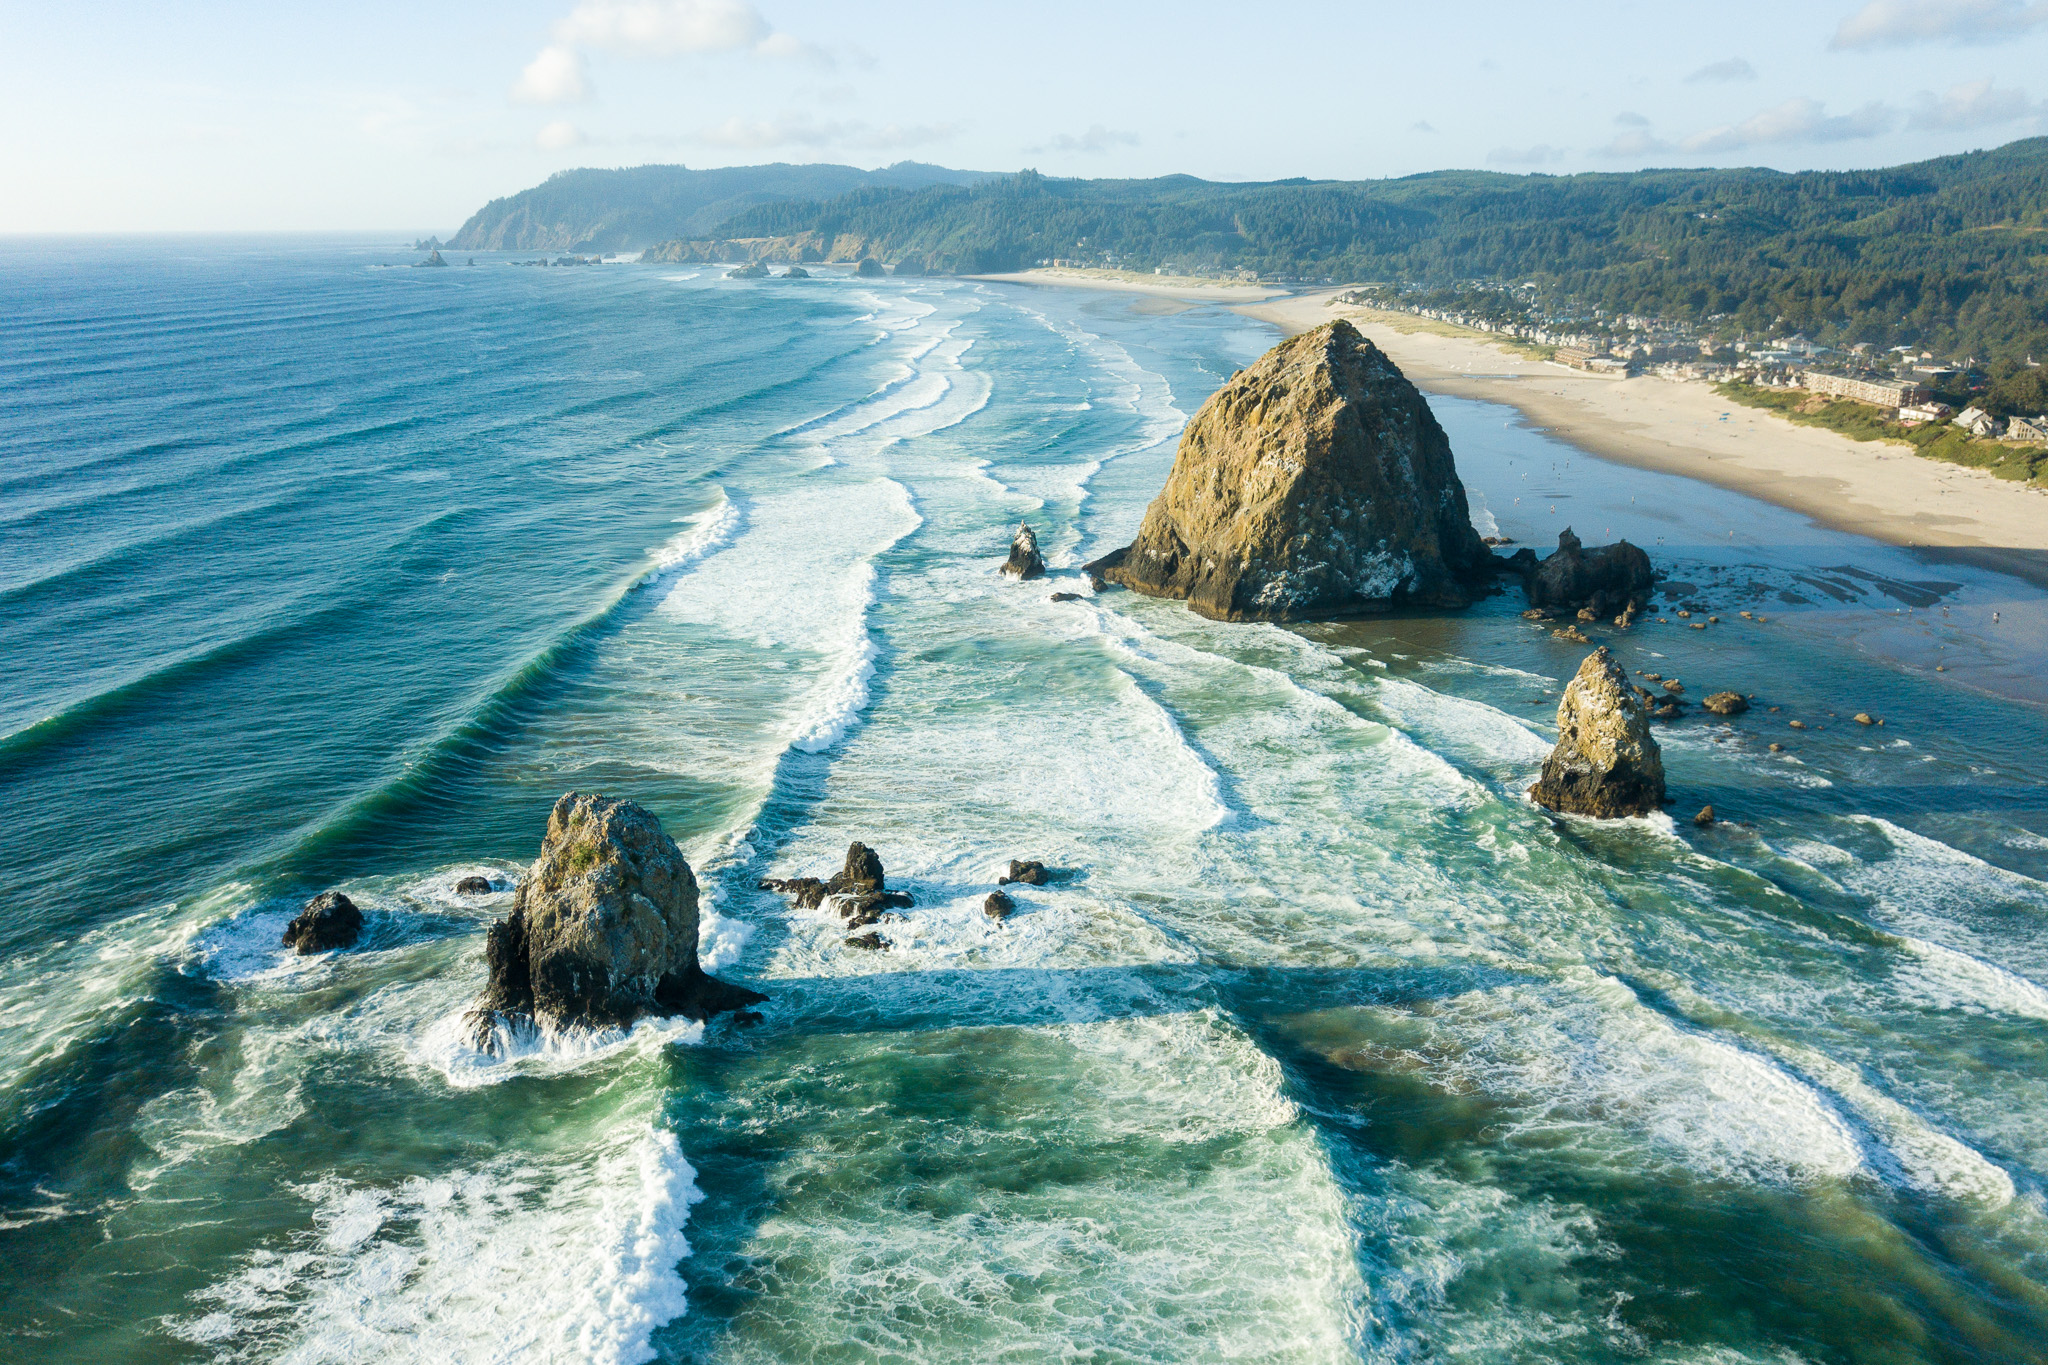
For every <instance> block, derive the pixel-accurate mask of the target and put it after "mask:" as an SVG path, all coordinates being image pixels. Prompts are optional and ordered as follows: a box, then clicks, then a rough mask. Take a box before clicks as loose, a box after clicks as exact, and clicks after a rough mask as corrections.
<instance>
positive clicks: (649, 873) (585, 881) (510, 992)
mask: <svg viewBox="0 0 2048 1365" xmlns="http://www.w3.org/2000/svg"><path fill="white" fill-rule="evenodd" d="M484 961H485V963H486V964H487V966H488V967H489V970H490V981H489V984H488V985H486V986H485V988H484V993H483V995H482V996H480V997H479V998H478V1000H477V1002H476V1005H475V1006H474V1007H473V1008H472V1009H471V1010H470V1013H469V1027H470V1034H471V1037H472V1038H473V1039H474V1040H475V1042H476V1045H477V1046H478V1047H480V1048H490V1047H491V1046H493V1044H494V1042H495V1041H496V1036H497V1030H498V1028H499V1026H500V1025H501V1024H505V1025H518V1024H521V1023H528V1024H539V1025H540V1026H542V1027H544V1028H549V1029H559V1028H563V1027H566V1026H568V1025H571V1024H583V1025H593V1026H598V1027H624V1026H626V1025H629V1024H631V1023H632V1022H633V1021H634V1020H635V1019H637V1018H639V1017H640V1016H642V1015H646V1014H683V1015H688V1016H689V1017H690V1018H693V1019H703V1018H707V1017H708V1016H710V1015H712V1014H715V1013H717V1012H719V1011H720V1010H729V1009H738V1008H740V1007H741V1006H743V1005H750V1004H753V1003H754V1002H756V1001H759V1000H763V999H765V998H766V997H765V996H761V995H758V994H756V993H755V992H753V991H750V990H747V989H745V988H744V987H741V986H733V985H729V984H727V983H726V982H723V981H718V980H715V979H714V978H712V977H708V976H706V975H705V974H704V972H703V970H702V969H701V968H700V967H698V965H697V878H696V876H695V875H694V874H692V873H691V871H690V865H689V863H688V862H686V861H685V860H684V858H683V853H682V850H681V849H679V848H677V847H676V842H675V840H673V839H671V838H669V837H668V835H666V834H664V833H662V829H661V821H659V820H657V819H656V818H655V817H654V814H653V813H652V812H651V811H649V810H647V809H646V808H645V807H642V806H638V805H635V804H634V803H633V802H631V801H619V800H615V799H613V798H611V797H608V796H592V795H588V794H586V793H582V792H569V793H568V794H566V795H565V796H563V797H562V799H561V800H559V801H557V802H555V808H554V811H553V812H552V813H551V814H550V815H549V816H548V830H547V835H546V837H545V838H544V839H542V841H541V847H540V857H539V858H538V859H537V860H535V862H534V864H533V869H532V871H530V872H528V873H527V874H526V876H525V877H524V878H522V879H521V880H520V883H519V890H518V893H517V895H516V896H515V897H514V899H513V902H512V914H511V916H510V917H509V918H507V919H502V920H499V921H498V922H497V923H496V924H494V925H492V926H491V929H490V933H489V934H488V935H487V936H486V937H485V940H484Z"/></svg>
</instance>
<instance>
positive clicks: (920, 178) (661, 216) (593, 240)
mask: <svg viewBox="0 0 2048 1365" xmlns="http://www.w3.org/2000/svg"><path fill="white" fill-rule="evenodd" d="M989 178H990V177H989V176H988V175H987V173H985V172H981V171H953V170H948V169H946V168H945V167H943V166H927V165H923V164H921V163H919V162H915V161H903V162H898V163H897V164H896V165H894V166H889V167H885V168H884V169H882V170H879V171H863V170H859V169H857V168H855V167H852V166H790V165H784V164H779V163H778V164H776V165H772V166H725V167H719V168H716V169H713V170H702V171H693V170H691V169H690V168H689V167H687V166H634V167H631V168H629V169H626V170H577V171H561V172H558V173H557V174H555V175H552V176H550V177H548V179H547V180H545V181H543V182H542V183H541V184H539V185H536V186H534V187H533V188H532V189H530V190H522V191H520V192H519V193H518V194H514V195H508V196H506V197H505V198H503V199H493V200H492V201H491V202H490V203H488V204H486V205H484V206H483V207H482V208H481V209H479V210H477V211H476V212H475V213H473V214H471V215H470V218H469V221H468V222H466V223H464V224H463V225H462V228H461V230H460V231H458V232H457V233H456V234H455V236H454V238H453V239H452V240H451V241H450V242H449V243H448V245H449V246H451V247H454V248H455V249H457V250H459V251H637V250H639V249H640V248H642V247H645V246H649V245H651V244H653V243H655V242H658V241H661V240H663V239H664V238H669V237H677V236H687V235H691V234H694V233H700V232H705V231H708V230H710V229H711V228H713V227H715V226H717V225H718V224H719V223H721V222H723V221H724V220H726V219H727V218H730V217H731V216H732V215H733V214H735V213H738V212H740V211H741V210H743V209H746V208H747V207H749V206H751V205H754V204H758V203H762V202H764V201H768V200H787V199H807V200H816V199H820V198H828V197H831V196H833V195H840V194H844V193H846V192H847V191H848V190H852V189H856V188H858V187H861V186H869V185H875V186H890V187H894V188H897V189H916V188H919V187H922V186H926V185H933V184H953V185H967V184H973V183H975V182H977V181H981V180H986V179H989Z"/></svg>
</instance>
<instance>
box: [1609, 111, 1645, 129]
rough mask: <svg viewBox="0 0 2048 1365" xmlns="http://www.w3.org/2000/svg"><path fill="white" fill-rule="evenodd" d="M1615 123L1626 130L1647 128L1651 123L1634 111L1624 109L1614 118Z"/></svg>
mask: <svg viewBox="0 0 2048 1365" xmlns="http://www.w3.org/2000/svg"><path fill="white" fill-rule="evenodd" d="M1614 121H1615V122H1616V123H1618V124H1620V125H1621V126H1622V127H1624V128H1647V127H1649V126H1650V121H1649V120H1648V119H1646V118H1644V117H1643V116H1642V115H1641V114H1638V113H1637V112H1635V111H1634V110H1633V109H1624V110H1622V111H1621V112H1620V113H1618V114H1616V115H1615V116H1614Z"/></svg>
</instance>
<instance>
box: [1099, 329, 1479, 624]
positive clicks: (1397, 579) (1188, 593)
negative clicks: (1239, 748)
mask: <svg viewBox="0 0 2048 1365" xmlns="http://www.w3.org/2000/svg"><path fill="white" fill-rule="evenodd" d="M1493 563H1494V561H1493V555H1492V552H1490V551H1489V550H1488V549H1487V548H1486V546H1485V545H1484V544H1482V543H1481V541H1480V539H1479V533H1478V532H1477V531H1475V530H1473V529H1472V518H1471V515H1470V512H1469V511H1468V509H1467V507H1466V503H1465V486H1464V485H1463V484H1461V483H1460V482H1459V481H1458V472H1457V470H1456V469H1455V468H1454V467H1453V465H1452V463H1451V445H1450V442H1449V441H1448V440H1447V439H1446V438H1445V436H1444V433H1443V428H1442V427H1440V426H1438V425H1437V422H1436V418H1435V417H1434V416H1432V415H1431V414H1430V411H1429V404H1428V403H1426V402H1425V401H1424V400H1423V397H1422V395H1421V394H1420V393H1418V392H1417V391H1416V388H1415V386H1414V385H1413V384H1410V383H1409V382H1408V381H1407V379H1406V378H1404V377H1403V376H1402V374H1401V371H1400V370H1398V369H1397V368H1395V366H1394V362H1393V361H1391V360H1389V359H1387V357H1386V356H1385V355H1383V354H1381V352H1380V350H1379V348H1378V347H1376V346H1374V345H1373V344H1372V343H1371V342H1370V341H1367V340H1366V339H1365V338H1364V337H1363V336H1361V335H1359V332H1358V329H1357V328H1355V327H1353V326H1352V325H1351V324H1350V323H1348V322H1344V321H1338V322H1332V323H1327V324H1325V325H1324V326H1321V327H1318V328H1316V329H1314V330H1313V331H1309V332H1303V333H1302V334H1301V335H1300V336H1296V337H1292V338H1290V339H1288V340H1286V341H1283V342H1281V343H1280V344H1279V345H1278V346H1275V347H1274V348H1273V349H1272V350H1270V351H1268V352H1266V354H1265V355H1264V356H1262V357H1260V359H1259V360H1258V362H1257V363H1255V364H1254V365H1252V366H1251V368H1249V369H1245V370H1240V371H1239V372H1238V373H1237V374H1236V375H1234V376H1233V377H1232V378H1231V379H1230V381H1229V382H1228V383H1226V384H1225V385H1224V386H1223V387H1222V388H1221V389H1218V390H1217V391H1216V393H1215V394H1214V395H1212V396H1211V397H1210V399H1209V401H1208V402H1207V403H1204V404H1203V405H1202V410H1201V411H1200V412H1198V413H1196V414H1195V418H1194V420H1193V421H1192V422H1190V423H1188V428H1187V431H1186V432H1185V433H1183V434H1182V436H1181V441H1180V450H1179V453H1178V454H1176V455H1175V457H1174V462H1173V473H1172V474H1171V475H1169V476H1168V478H1167V480H1166V487H1165V489H1164V490H1162V491H1161V492H1160V494H1159V496H1158V497H1157V498H1155V499H1153V501H1152V505H1151V507H1150V508H1148V509H1147V510H1146V512H1145V520H1144V523H1143V524H1142V525H1141V526H1140V528H1139V530H1138V538H1137V539H1136V540H1135V541H1133V542H1132V543H1131V544H1130V545H1129V546H1127V547H1126V548H1124V549H1122V550H1118V551H1115V552H1114V553H1112V554H1109V555H1106V556H1104V557H1103V558H1102V559H1099V560H1097V561H1095V563H1093V564H1091V565H1089V566H1088V568H1089V571H1090V572H1091V573H1092V574H1095V575H1096V576H1098V577H1099V578H1102V579H1105V580H1107V581H1109V582H1112V583H1121V584H1123V585H1124V586H1125V587H1128V588H1135V589H1136V590H1137V591H1139V592H1142V593H1147V594H1149V595H1151V596H1154V597H1179V598H1185V599H1186V600H1187V602H1188V605H1190V606H1192V607H1193V608H1194V609H1195V610H1196V611H1198V612H1200V613H1201V614H1202V615H1204V616H1209V617H1214V618H1216V619H1218V620H1224V621H1293V620H1301V619H1307V618H1312V617H1327V616H1346V615H1356V614H1359V613H1364V612H1373V611H1384V610H1387V609H1388V608H1391V607H1396V606H1402V605H1415V606H1440V607H1462V606H1465V605H1467V604H1468V603H1470V602H1471V600H1472V597H1473V591H1472V589H1473V586H1474V584H1475V583H1476V582H1477V581H1478V580H1481V579H1483V578H1484V577H1486V576H1487V575H1488V574H1490V573H1491V572H1492V571H1493Z"/></svg>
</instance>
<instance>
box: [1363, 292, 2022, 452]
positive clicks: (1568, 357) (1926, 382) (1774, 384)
mask: <svg viewBox="0 0 2048 1365" xmlns="http://www.w3.org/2000/svg"><path fill="white" fill-rule="evenodd" d="M1525 288H1529V287H1528V286H1525ZM1480 298H1481V300H1482V301H1481V302H1480V303H1478V305H1477V306H1474V304H1472V303H1461V302H1447V301H1445V300H1444V299H1443V291H1440V290H1431V289H1427V288H1424V287H1422V286H1408V287H1406V288H1394V287H1389V286H1380V285H1374V286H1366V287H1363V288H1359V289H1353V290H1350V291H1347V292H1345V293H1343V294H1339V295H1338V296H1337V297H1336V298H1335V299H1334V300H1332V302H1333V303H1338V304H1348V305H1351V306H1355V307H1363V308H1373V309H1377V310H1379V311H1382V312H1396V313H1409V314H1412V315H1414V316H1417V317H1424V318H1430V319H1433V320H1435V321H1438V322H1443V323H1449V324H1451V325H1452V326H1456V327H1464V328H1468V329H1470V330H1472V331H1475V332H1491V333H1494V334H1496V335H1500V336H1505V337H1510V338H1513V339H1514V340H1517V341H1521V342H1524V343H1527V344H1528V345H1530V346H1533V347H1540V348H1546V349H1547V350H1548V352H1549V356H1548V358H1549V359H1550V360H1551V361H1553V362H1554V363H1556V364H1559V365H1564V366H1568V367H1570V368H1572V369H1577V370H1583V371H1585V372H1586V373H1588V374H1595V375H1604V376H1608V377H1610V378H1615V379H1625V378H1628V377H1631V376H1634V375H1644V374H1648V375H1656V376H1658V377H1660V378H1664V379H1670V380H1676V381H1680V382H1691V383H1704V384H1729V383H1735V384H1747V385H1751V386H1754V387H1756V388H1760V389H1779V390H1784V389H1803V390H1805V391H1806V392H1808V393H1810V394H1812V395H1813V396H1814V397H1815V398H1816V399H1828V400H1833V399H1848V400H1851V401H1854V402H1857V403H1864V404H1868V405H1870V406H1871V407H1874V408H1879V409H1883V410H1885V411H1887V412H1889V413H1890V415H1891V418H1892V420H1894V421H1896V422H1898V423H1899V424H1900V425H1901V426H1906V427H1915V426H1922V425H1925V424H1927V423H1931V422H1947V423H1950V424H1951V425H1953V426H1954V427H1955V428H1957V429H1959V430H1961V431H1965V432H1967V433H1968V434H1969V435H1971V436H1973V437H1977V438H1979V439H1984V440H1998V441H2012V442H2020V443H2025V444H2030V445H2048V415H2039V416H2021V415H2016V414H2014V415H2005V416H2000V415H1994V414H1993V413H1991V412H1989V411H1987V410H1986V408H1985V407H1984V406H1983V405H1982V404H1981V403H1979V402H1976V401H1972V400H1973V398H1974V397H1975V396H1976V395H1979V394H1981V393H1982V392H1983V390H1984V388H1985V387H1986V385H1987V383H1988V381H1989V376H1987V375H1985V374H1984V373H1983V372H1982V371H1980V370H1979V369H1978V368H1977V364H1976V358H1975V357H1963V358H1961V359H1954V360H1950V359H1944V358H1939V357H1937V356H1935V355H1934V353H1933V352H1931V351H1925V350H1921V349H1918V348H1916V347H1912V346H1893V347H1891V348H1889V349H1882V348H1878V347H1874V346H1872V345H1870V344H1869V343H1867V342H1865V343H1857V344H1855V345H1851V346H1848V347H1845V348H1840V349H1837V348H1834V347H1829V346H1824V345H1821V344H1819V343H1817V342H1815V341H1812V340H1810V339H1808V338H1807V337H1805V336H1803V335H1798V334H1795V335H1792V336H1766V337H1758V338H1752V337H1747V336H1735V337H1729V336H1726V335H1715V334H1713V333H1711V332H1708V331H1706V330H1705V329H1702V328H1699V327H1696V326H1692V325H1689V324H1686V323H1681V322H1673V321H1671V320H1670V319H1667V318H1655V317H1645V316H1639V315H1637V314H1632V313H1609V312H1607V311H1605V310H1603V309H1599V308H1592V309H1586V310H1582V311H1576V312H1574V313H1572V314H1566V315H1545V314H1543V313H1542V312H1540V311H1539V310H1538V309H1537V308H1536V307H1535V306H1534V304H1533V301H1532V300H1530V299H1528V298H1526V297H1525V296H1523V295H1521V293H1520V292H1519V291H1514V290H1502V289H1498V288H1497V287H1496V288H1492V289H1486V290H1483V291H1481V295H1480ZM1496 299H1498V301H1497V302H1496ZM1714 321H1717V320H1716V319H1709V322H1710V323H1712V322H1714Z"/></svg>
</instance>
